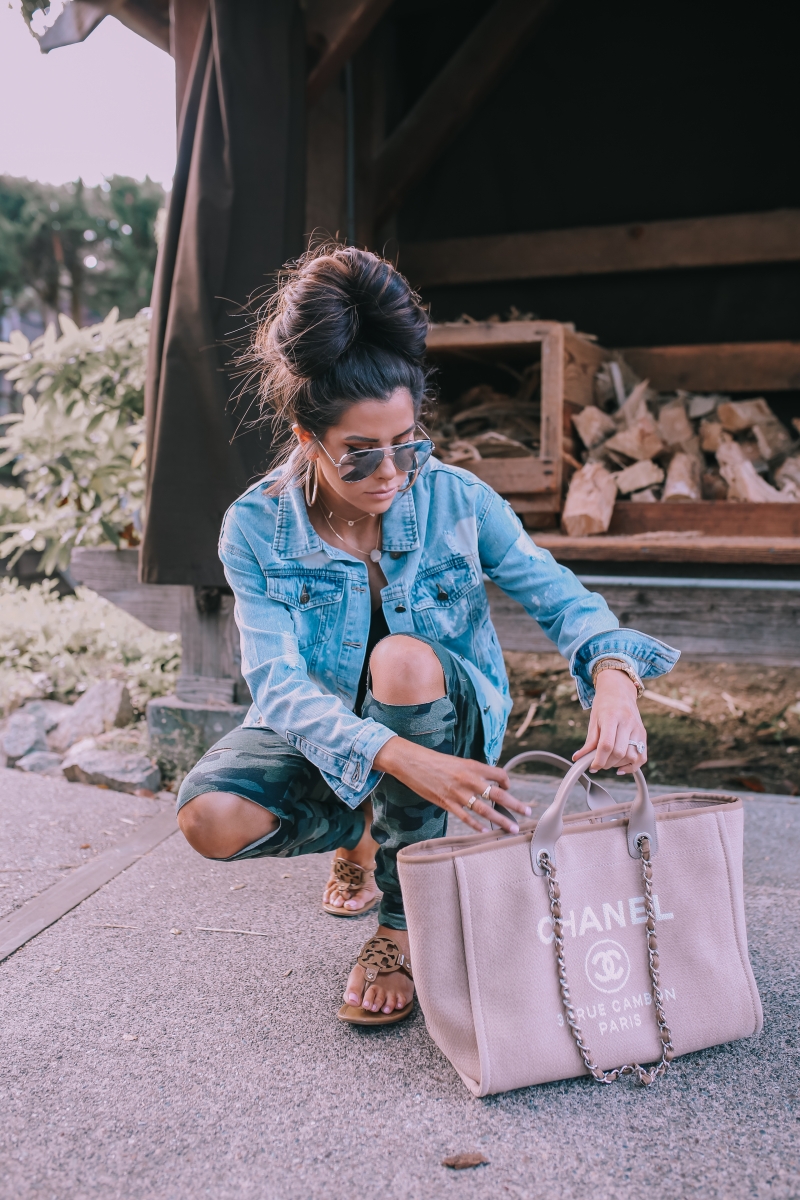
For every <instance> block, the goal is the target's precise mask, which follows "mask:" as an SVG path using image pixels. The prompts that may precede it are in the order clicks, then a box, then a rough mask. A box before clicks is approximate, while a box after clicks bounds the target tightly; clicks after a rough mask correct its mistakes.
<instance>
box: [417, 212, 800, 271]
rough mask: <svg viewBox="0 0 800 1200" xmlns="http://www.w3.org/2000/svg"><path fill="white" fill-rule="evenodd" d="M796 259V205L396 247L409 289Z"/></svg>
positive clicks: (799, 219) (799, 247) (799, 243)
mask: <svg viewBox="0 0 800 1200" xmlns="http://www.w3.org/2000/svg"><path fill="white" fill-rule="evenodd" d="M798 260H800V209H797V208H782V209H777V210H776V211H774V212H764V213H735V214H733V215H731V216H723V217H693V218H691V219H690V220H681V221H650V222H647V223H641V224H630V225H597V226H587V227H584V228H579V229H547V230H543V231H540V232H537V233H510V234H500V235H497V236H493V237H474V238H448V239H446V240H444V241H439V242H413V243H409V244H407V245H405V246H401V248H400V266H401V268H402V270H403V271H404V273H405V274H406V275H408V277H409V279H410V280H411V282H412V283H413V284H414V286H415V287H446V286H447V285H449V284H461V283H490V282H493V281H497V280H508V279H556V278H563V277H566V276H573V275H607V274H615V273H617V272H623V271H662V270H670V269H675V268H678V267H680V268H685V267H723V266H724V267H729V266H741V265H743V264H747V263H765V262H797V261H798Z"/></svg>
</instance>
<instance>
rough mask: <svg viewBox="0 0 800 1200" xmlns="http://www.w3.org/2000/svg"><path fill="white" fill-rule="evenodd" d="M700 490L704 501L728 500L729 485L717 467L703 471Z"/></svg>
mask: <svg viewBox="0 0 800 1200" xmlns="http://www.w3.org/2000/svg"><path fill="white" fill-rule="evenodd" d="M700 490H701V491H702V493H703V499H704V500H727V499H728V485H727V483H726V482H725V480H724V479H723V478H722V476H721V475H720V473H719V469H718V468H717V467H709V468H708V470H707V471H703V474H702V476H701V479H700Z"/></svg>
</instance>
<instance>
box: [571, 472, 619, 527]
mask: <svg viewBox="0 0 800 1200" xmlns="http://www.w3.org/2000/svg"><path fill="white" fill-rule="evenodd" d="M616 498H617V485H616V483H615V482H614V476H613V475H612V474H611V472H610V471H607V470H606V469H605V467H604V466H603V465H602V464H601V463H596V462H593V463H586V465H585V466H584V467H581V469H580V471H576V472H575V474H574V475H573V476H572V479H571V480H570V484H569V491H568V492H567V499H566V502H565V504H564V513H563V516H562V518H561V520H562V524H563V526H564V529H565V530H566V532H567V533H568V535H569V536H570V537H586V535H587V534H593V533H605V532H606V530H607V529H608V527H609V525H610V524H611V515H612V513H613V512H614V502H615V500H616Z"/></svg>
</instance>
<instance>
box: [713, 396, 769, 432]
mask: <svg viewBox="0 0 800 1200" xmlns="http://www.w3.org/2000/svg"><path fill="white" fill-rule="evenodd" d="M717 416H718V417H719V420H720V424H721V425H722V428H723V429H725V430H727V432H728V433H744V431H745V430H746V429H752V428H753V426H754V425H763V424H765V423H767V424H769V423H770V422H772V421H775V420H776V417H775V414H774V412H773V411H772V409H771V408H770V406H769V405H768V404H767V402H766V400H763V399H759V400H727V401H726V402H725V403H724V404H720V405H718V407H717Z"/></svg>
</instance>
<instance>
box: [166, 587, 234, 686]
mask: <svg viewBox="0 0 800 1200" xmlns="http://www.w3.org/2000/svg"><path fill="white" fill-rule="evenodd" d="M233 605H234V600H233V596H231V595H228V594H227V593H225V592H223V590H222V589H221V588H217V587H195V588H184V589H183V594H182V597H181V647H182V657H181V673H180V675H179V677H178V683H177V686H176V688H175V694H176V696H177V697H178V699H179V700H183V701H185V702H186V703H189V704H212V705H213V704H249V703H250V691H249V689H248V687H247V684H246V683H245V680H244V677H243V675H242V656H241V650H240V648H239V631H238V629H237V627H236V622H235V621H234V619H233Z"/></svg>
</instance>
